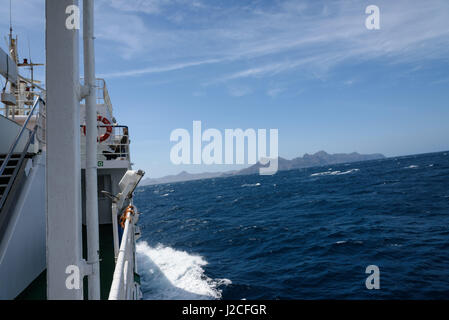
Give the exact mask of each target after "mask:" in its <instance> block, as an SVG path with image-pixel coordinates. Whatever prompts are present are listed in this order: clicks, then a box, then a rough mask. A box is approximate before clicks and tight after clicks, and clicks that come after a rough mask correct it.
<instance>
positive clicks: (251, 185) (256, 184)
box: [242, 182, 260, 188]
mask: <svg viewBox="0 0 449 320" xmlns="http://www.w3.org/2000/svg"><path fill="white" fill-rule="evenodd" d="M258 186H260V183H259V182H257V183H245V184H242V188H243V187H258Z"/></svg>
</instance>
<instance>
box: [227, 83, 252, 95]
mask: <svg viewBox="0 0 449 320" xmlns="http://www.w3.org/2000/svg"><path fill="white" fill-rule="evenodd" d="M228 91H229V94H230V95H231V96H233V97H243V96H246V95H248V94H251V93H252V92H253V90H252V89H251V88H250V87H248V86H244V85H231V86H229V87H228Z"/></svg>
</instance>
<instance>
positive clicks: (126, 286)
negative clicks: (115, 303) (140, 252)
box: [108, 212, 135, 300]
mask: <svg viewBox="0 0 449 320" xmlns="http://www.w3.org/2000/svg"><path fill="white" fill-rule="evenodd" d="M132 219H133V217H132V214H131V213H130V212H127V213H126V220H125V228H124V229H123V235H122V241H121V244H120V249H119V252H118V255H117V261H116V265H115V269H114V275H113V278H112V284H111V289H110V291H109V298H108V299H109V300H129V299H130V298H133V297H132V296H133V295H134V296H135V292H134V288H133V284H134V281H133V278H132V277H133V274H134V261H133V251H132V250H133V245H132V236H133V230H134V222H132V221H130V220H132ZM134 298H135V297H134Z"/></svg>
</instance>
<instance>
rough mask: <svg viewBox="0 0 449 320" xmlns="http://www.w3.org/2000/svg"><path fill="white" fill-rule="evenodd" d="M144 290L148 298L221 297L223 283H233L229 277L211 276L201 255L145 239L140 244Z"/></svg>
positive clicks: (192, 298)
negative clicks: (152, 242)
mask: <svg viewBox="0 0 449 320" xmlns="http://www.w3.org/2000/svg"><path fill="white" fill-rule="evenodd" d="M136 251H137V260H138V266H139V272H140V273H141V276H142V292H143V297H144V299H146V300H153V299H155V300H156V299H158V300H199V299H220V298H221V290H220V289H219V287H221V286H223V285H228V284H231V280H229V279H211V278H209V277H207V276H206V275H205V272H204V269H203V266H205V265H207V261H206V260H204V258H203V257H201V256H199V255H193V254H189V253H187V252H185V251H179V250H175V249H173V248H170V247H166V246H163V245H157V246H156V247H151V246H149V245H148V243H147V242H145V241H140V242H138V243H137V245H136Z"/></svg>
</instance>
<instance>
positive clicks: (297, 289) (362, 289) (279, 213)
mask: <svg viewBox="0 0 449 320" xmlns="http://www.w3.org/2000/svg"><path fill="white" fill-rule="evenodd" d="M134 202H135V205H136V206H137V207H138V208H139V210H140V211H141V213H142V214H141V216H140V220H139V225H140V227H141V229H142V238H141V239H140V240H139V242H138V262H139V272H140V274H141V276H142V290H143V293H144V298H145V299H248V300H250V299H448V298H449V152H441V153H432V154H423V155H413V156H406V157H398V158H388V159H383V160H375V161H366V162H357V163H347V164H339V165H330V166H323V167H314V168H307V169H299V170H291V171H280V172H278V173H277V174H276V175H274V176H260V175H247V176H233V177H227V178H216V179H206V180H200V181H190V182H181V183H173V184H163V185H155V186H145V187H140V188H138V189H137V192H136V194H135V200H134ZM369 265H376V266H378V267H379V270H380V277H379V279H380V288H379V289H377V290H376V289H372V290H368V289H367V288H366V286H365V280H366V278H367V277H368V276H369V274H366V273H365V271H366V267H367V266H369Z"/></svg>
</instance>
